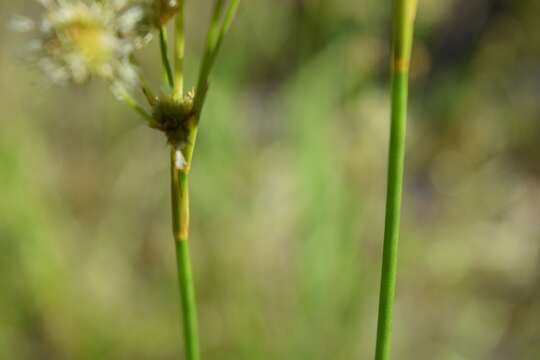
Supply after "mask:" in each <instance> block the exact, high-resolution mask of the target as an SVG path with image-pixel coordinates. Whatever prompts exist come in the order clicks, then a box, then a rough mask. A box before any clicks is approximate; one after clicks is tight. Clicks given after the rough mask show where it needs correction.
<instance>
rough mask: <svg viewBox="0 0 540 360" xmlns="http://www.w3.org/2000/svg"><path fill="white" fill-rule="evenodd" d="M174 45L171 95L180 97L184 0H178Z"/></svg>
mask: <svg viewBox="0 0 540 360" xmlns="http://www.w3.org/2000/svg"><path fill="white" fill-rule="evenodd" d="M174 41H175V46H174V55H175V56H174V89H173V97H174V98H175V99H177V100H180V99H182V94H183V91H184V45H185V37H184V0H178V13H177V14H176V20H175V39H174Z"/></svg>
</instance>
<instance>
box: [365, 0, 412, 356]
mask: <svg viewBox="0 0 540 360" xmlns="http://www.w3.org/2000/svg"><path fill="white" fill-rule="evenodd" d="M416 1H417V0H394V10H393V11H394V12H393V36H392V37H393V39H392V85H391V104H392V105H391V121H390V145H389V151H388V178H387V190H386V216H385V223H384V244H383V256H382V257H383V259H382V271H381V287H380V294H379V317H378V325H377V345H376V350H375V360H388V359H390V342H391V333H392V313H393V304H394V296H395V289H396V273H397V255H398V241H399V225H400V213H401V197H402V195H401V194H402V188H403V168H404V162H405V130H406V125H407V92H408V89H407V88H408V79H409V63H410V58H411V49H412V42H413V28H414V26H413V25H414V18H415V15H416V5H417V3H416Z"/></svg>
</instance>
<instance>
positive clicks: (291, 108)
mask: <svg viewBox="0 0 540 360" xmlns="http://www.w3.org/2000/svg"><path fill="white" fill-rule="evenodd" d="M187 3H188V5H187V7H188V9H187V12H188V15H187V26H188V49H187V54H188V60H187V61H188V69H189V74H188V80H189V81H190V83H193V79H194V77H195V74H196V71H197V62H198V59H199V58H200V54H201V50H202V44H203V42H204V37H205V33H206V26H207V22H208V17H209V12H210V5H211V1H187ZM38 13H39V7H38V6H37V5H36V2H34V1H30V0H28V1H8V0H1V1H0V24H2V26H3V29H4V30H3V31H2V32H0V109H1V111H2V112H1V116H0V119H1V120H0V121H1V123H0V358H1V359H179V358H181V356H182V355H181V354H182V348H181V346H182V345H181V338H180V327H179V325H178V319H179V316H180V314H179V308H178V305H177V296H178V295H177V287H176V286H177V285H176V280H175V276H176V273H175V265H174V252H173V242H172V241H173V240H172V236H171V230H170V204H169V179H168V174H169V172H168V168H167V167H168V150H167V147H166V144H165V141H164V139H163V137H162V135H161V134H159V133H157V132H155V131H152V130H149V129H147V128H146V127H145V126H143V124H142V121H141V120H140V119H139V118H138V117H137V115H136V114H134V113H132V112H131V111H130V110H129V109H126V108H124V107H123V106H122V105H121V104H119V103H117V102H116V101H115V100H114V99H113V97H112V96H111V95H110V93H109V91H108V90H107V89H106V87H105V86H104V84H102V83H99V82H96V83H91V84H90V85H88V86H85V87H82V88H60V87H56V86H52V85H50V84H48V83H47V81H46V80H45V79H44V78H43V76H41V75H40V74H39V73H38V72H36V71H34V70H32V69H30V68H29V67H28V66H26V65H25V64H24V60H23V54H24V52H23V51H22V48H23V45H25V44H24V41H25V40H23V39H24V37H23V36H20V35H18V34H13V33H10V32H9V31H8V30H6V27H5V25H6V24H7V23H8V21H9V18H10V17H12V16H13V15H14V14H27V15H37V14H38ZM390 13H391V9H390V1H378V0H364V1H354V0H334V1H322V0H311V1H310V0H280V1H272V0H246V1H243V3H242V4H241V8H240V12H239V16H238V18H237V21H236V23H235V24H234V26H233V29H232V31H231V33H230V36H229V37H228V38H227V40H226V42H225V44H224V48H223V52H222V53H221V55H220V58H219V61H218V65H217V69H216V73H215V74H214V77H213V82H212V84H211V89H210V93H209V98H208V103H207V107H206V108H205V111H204V113H203V119H202V129H201V131H200V142H199V143H198V147H197V149H196V154H195V159H194V167H193V176H192V206H193V210H192V220H193V226H192V251H193V261H194V267H195V277H196V285H197V291H198V300H199V315H200V322H201V323H200V328H201V338H202V348H203V349H204V352H203V357H204V359H220V360H227V359H231V360H233V359H234V360H243V359H245V360H253V359H257V360H259V359H260V360H265V359H272V360H274V359H309V360H318V359H321V360H328V359H332V360H341V359H342V360H350V359H370V358H371V357H372V356H373V351H374V342H375V327H376V312H377V297H378V288H379V284H378V281H379V273H380V255H381V245H382V234H383V216H384V198H385V176H386V175H385V173H386V158H387V139H388V128H389V120H388V118H389V113H388V109H389V96H388V87H389V84H388V80H389V72H388V68H389V66H388V58H389V33H390V23H389V19H390ZM539 13H540V2H539V1H537V0H520V1H511V0H474V1H468V0H429V1H427V0H426V1H423V0H420V1H419V12H418V16H417V39H416V43H415V48H414V54H413V62H412V67H413V68H412V79H411V81H412V84H411V91H410V93H411V106H410V121H409V125H408V150H407V164H406V179H405V197H404V204H403V216H402V219H403V220H402V238H401V244H400V251H401V253H400V261H399V275H398V291H397V303H396V312H395V313H396V318H395V327H394V347H393V358H394V359H411V360H412V359H442V360H446V359H448V360H459V359H495V360H506V359H512V360H513V359H540V327H539V325H538V321H539V319H540V242H539V240H540V219H539V214H540V156H539V150H538V145H539V144H540V142H539V141H540V26H538V14H539ZM139 55H140V58H141V59H142V64H143V69H144V71H145V72H146V73H147V74H149V75H150V77H151V78H152V82H153V84H154V86H157V85H158V83H159V79H160V76H161V74H160V63H159V55H158V49H157V45H156V43H155V42H154V43H153V44H152V46H150V47H149V48H147V49H145V50H144V51H143V52H141V53H140V54H139Z"/></svg>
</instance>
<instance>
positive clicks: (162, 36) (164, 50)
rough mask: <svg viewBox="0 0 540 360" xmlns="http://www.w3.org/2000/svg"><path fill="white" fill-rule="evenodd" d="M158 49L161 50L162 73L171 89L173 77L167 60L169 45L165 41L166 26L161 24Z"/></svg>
mask: <svg viewBox="0 0 540 360" xmlns="http://www.w3.org/2000/svg"><path fill="white" fill-rule="evenodd" d="M159 49H160V51H161V62H162V65H163V74H164V77H165V80H166V81H167V84H168V85H169V86H170V88H171V89H174V78H173V71H172V67H171V63H170V61H169V45H168V41H167V28H166V27H165V26H161V27H160V28H159Z"/></svg>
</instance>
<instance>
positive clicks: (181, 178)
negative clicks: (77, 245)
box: [170, 132, 200, 360]
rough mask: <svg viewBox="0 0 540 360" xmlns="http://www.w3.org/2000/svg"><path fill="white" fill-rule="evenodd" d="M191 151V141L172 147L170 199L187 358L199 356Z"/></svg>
mask: <svg viewBox="0 0 540 360" xmlns="http://www.w3.org/2000/svg"><path fill="white" fill-rule="evenodd" d="M195 136H196V132H195V133H194V134H193V135H192V136H191V141H192V142H191V144H194V142H195ZM186 150H187V152H186ZM192 151H193V146H192V145H186V148H185V150H184V153H183V154H182V153H181V152H180V150H179V149H177V148H176V147H174V146H173V147H171V156H170V158H171V165H170V166H171V200H172V201H171V202H172V223H173V235H174V240H175V246H176V264H177V270H178V285H179V290H180V304H181V308H182V324H183V332H184V342H185V354H186V360H199V359H200V352H199V335H198V323H197V302H196V299H195V288H194V285H193V273H192V270H191V257H190V254H189V242H188V234H189V162H190V161H191V154H192Z"/></svg>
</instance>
